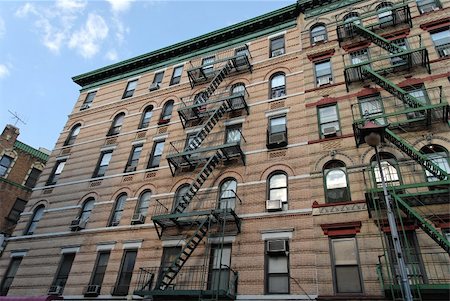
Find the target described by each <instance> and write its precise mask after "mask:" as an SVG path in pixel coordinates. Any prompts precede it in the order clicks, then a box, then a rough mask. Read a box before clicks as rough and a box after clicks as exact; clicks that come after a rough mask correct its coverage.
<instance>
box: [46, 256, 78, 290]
mask: <svg viewBox="0 0 450 301" xmlns="http://www.w3.org/2000/svg"><path fill="white" fill-rule="evenodd" d="M74 259H75V253H65V254H62V257H61V261H60V263H59V268H58V272H57V273H56V277H55V279H54V280H53V284H52V286H60V287H61V288H62V289H61V291H60V292H61V293H62V291H63V289H64V287H65V286H66V282H67V278H69V273H70V270H71V269H72V263H73V260H74Z"/></svg>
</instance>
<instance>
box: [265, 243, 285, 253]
mask: <svg viewBox="0 0 450 301" xmlns="http://www.w3.org/2000/svg"><path fill="white" fill-rule="evenodd" d="M286 251H287V248H286V241H285V240H268V241H267V253H279V252H286Z"/></svg>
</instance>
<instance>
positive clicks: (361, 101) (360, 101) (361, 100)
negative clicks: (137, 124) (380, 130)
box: [357, 93, 387, 125]
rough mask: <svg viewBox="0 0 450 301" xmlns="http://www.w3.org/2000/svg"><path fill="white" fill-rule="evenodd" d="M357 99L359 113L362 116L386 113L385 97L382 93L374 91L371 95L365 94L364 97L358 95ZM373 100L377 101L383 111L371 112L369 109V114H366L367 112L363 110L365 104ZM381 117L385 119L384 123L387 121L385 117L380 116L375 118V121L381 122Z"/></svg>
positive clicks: (367, 116) (369, 116)
mask: <svg viewBox="0 0 450 301" xmlns="http://www.w3.org/2000/svg"><path fill="white" fill-rule="evenodd" d="M357 101H358V108H359V114H360V116H361V118H372V116H378V115H384V112H385V111H384V102H383V99H382V98H381V94H380V93H374V94H370V95H365V96H363V97H357ZM371 102H377V107H379V108H380V109H381V111H378V112H373V113H370V112H369V111H368V110H367V114H365V112H364V111H363V105H364V104H365V103H371ZM379 119H383V123H381V124H382V125H384V124H386V123H387V120H386V118H385V117H382V116H381V117H379V118H376V119H374V120H375V121H377V122H378V123H380V122H379Z"/></svg>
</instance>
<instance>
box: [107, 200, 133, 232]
mask: <svg viewBox="0 0 450 301" xmlns="http://www.w3.org/2000/svg"><path fill="white" fill-rule="evenodd" d="M127 199H128V194H127V193H126V192H122V193H120V194H119V195H118V196H117V197H116V200H115V201H114V207H113V208H112V209H113V210H112V211H111V216H110V218H109V220H108V225H107V227H116V226H118V225H120V220H121V219H122V216H123V212H124V211H125V203H126V202H127ZM119 201H120V202H119ZM117 217H119V218H118V219H117Z"/></svg>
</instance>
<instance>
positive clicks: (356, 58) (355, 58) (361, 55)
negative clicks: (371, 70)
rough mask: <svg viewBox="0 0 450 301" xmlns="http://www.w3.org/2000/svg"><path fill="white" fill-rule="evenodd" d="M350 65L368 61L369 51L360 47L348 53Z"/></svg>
mask: <svg viewBox="0 0 450 301" xmlns="http://www.w3.org/2000/svg"><path fill="white" fill-rule="evenodd" d="M350 59H351V63H352V65H357V64H362V63H365V62H368V61H369V52H368V51H367V49H361V50H358V51H354V52H351V53H350Z"/></svg>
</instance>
